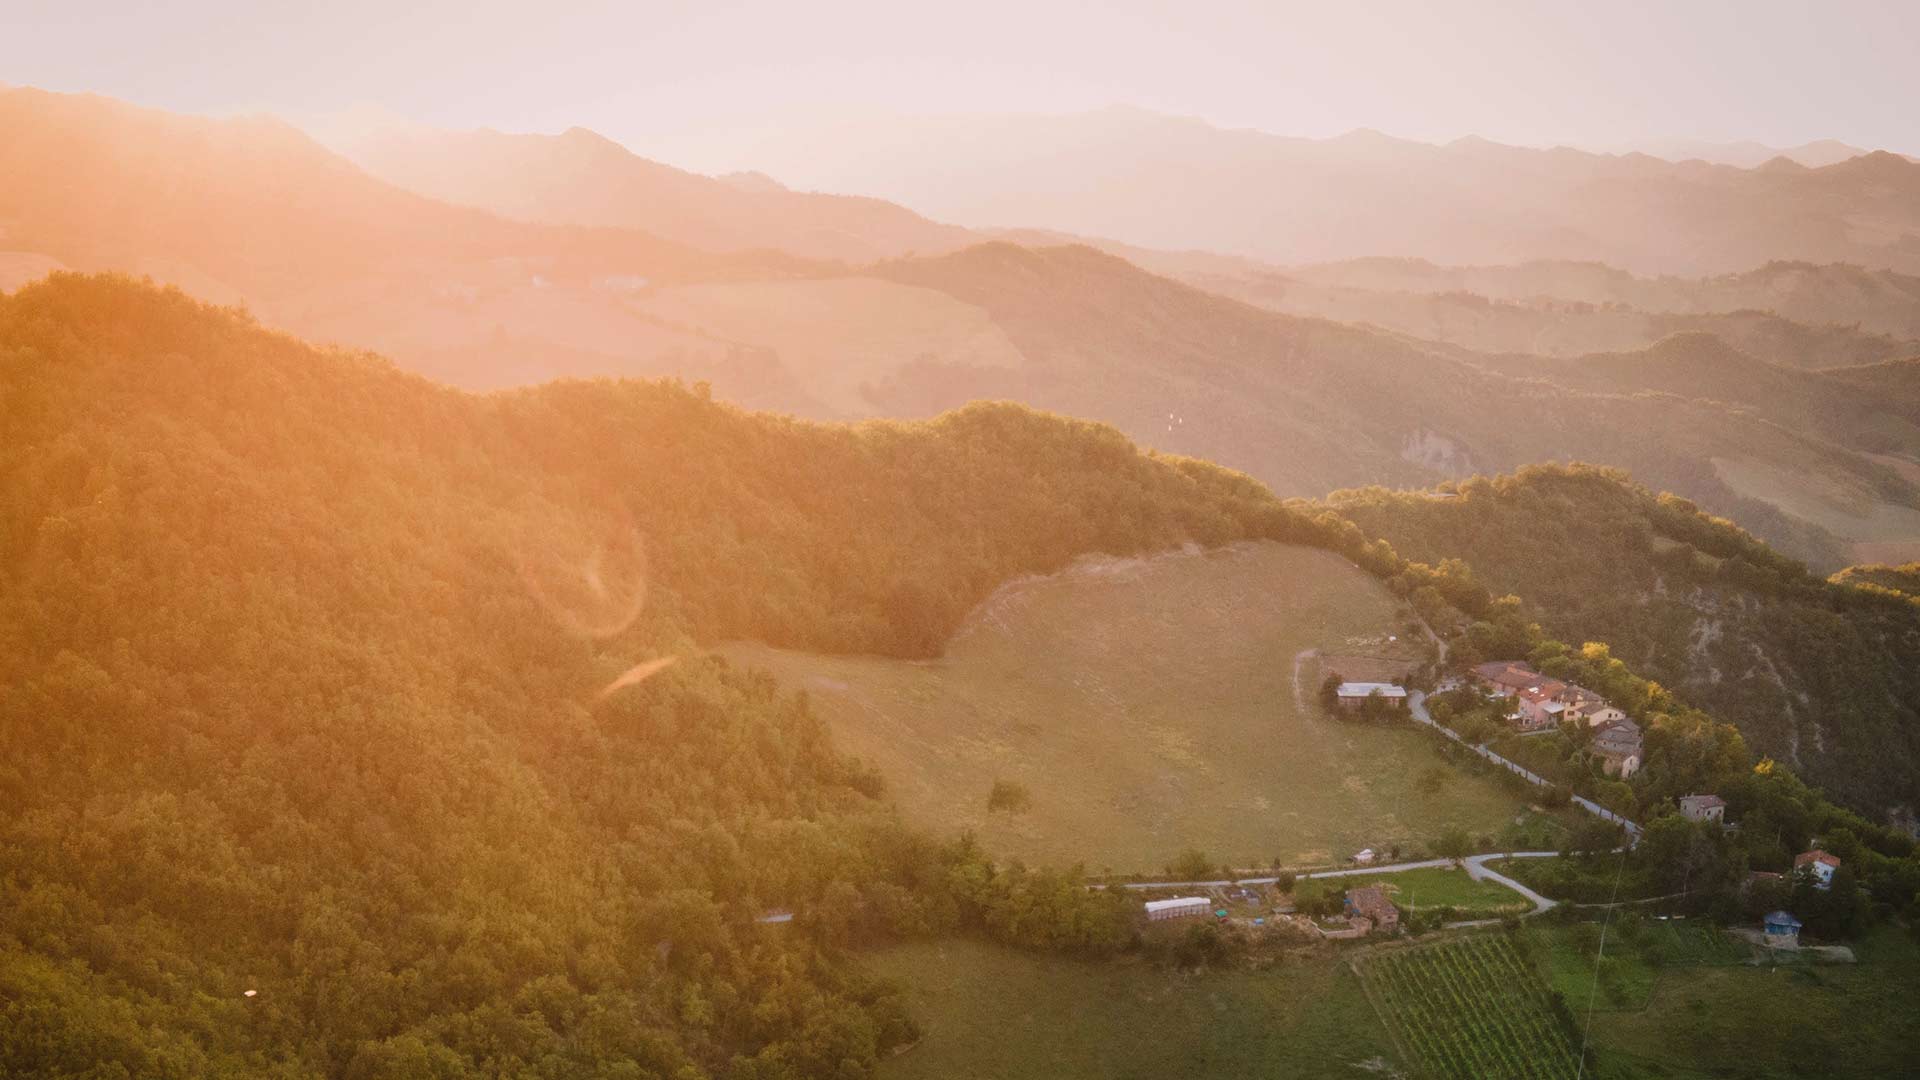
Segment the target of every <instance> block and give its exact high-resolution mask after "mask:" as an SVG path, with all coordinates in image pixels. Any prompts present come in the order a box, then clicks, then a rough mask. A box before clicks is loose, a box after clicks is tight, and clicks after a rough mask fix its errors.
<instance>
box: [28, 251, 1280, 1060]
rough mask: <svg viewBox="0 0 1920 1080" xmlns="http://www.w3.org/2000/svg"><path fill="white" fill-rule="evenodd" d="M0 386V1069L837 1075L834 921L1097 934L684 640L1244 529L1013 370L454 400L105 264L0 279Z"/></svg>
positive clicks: (1202, 489) (1023, 934)
mask: <svg viewBox="0 0 1920 1080" xmlns="http://www.w3.org/2000/svg"><path fill="white" fill-rule="evenodd" d="M0 422H3V423H4V425H5V429H4V432H3V435H4V437H3V438H0V852H4V871H3V872H0V1073H4V1074H7V1075H23V1076H24V1075H35V1076H139V1077H204V1076H234V1077H240V1076H245V1077H261V1076H282V1077H294V1076H301V1077H305V1076H330V1077H353V1078H383V1077H393V1078H399V1077H419V1076H436V1077H451V1076H465V1075H474V1076H500V1075H516V1076H542V1077H556V1078H557V1077H577V1076H607V1077H613V1076H620V1077H640V1076H660V1077H665V1076H673V1077H677V1078H678V1077H696V1076H705V1075H714V1076H729V1077H795V1078H798V1077H820V1076H863V1075H866V1073H867V1071H868V1069H869V1068H870V1067H871V1065H872V1063H873V1062H874V1060H875V1059H876V1055H878V1054H879V1053H881V1052H882V1051H883V1050H884V1049H885V1048H886V1047H888V1046H890V1045H893V1044H895V1043H897V1042H899V1041H901V1040H902V1039H903V1038H906V1037H907V1033H908V1027H907V1022H906V1021H905V1020H904V1019H902V1017H901V1016H900V1014H899V1012H898V1010H897V1009H896V1008H894V1007H893V1006H892V1005H891V1004H890V1002H891V998H890V997H889V996H888V995H887V994H886V993H885V992H884V991H883V990H882V989H880V988H877V987H875V986H873V985H871V984H869V983H868V982H866V981H865V980H864V979H863V978H862V977H861V976H859V975H858V973H857V972H855V971H854V970H852V969H851V968H849V967H848V966H847V964H846V962H845V961H844V960H843V959H842V958H841V955H840V953H839V952H838V951H837V947H836V943H837V942H839V941H841V940H843V939H844V938H845V937H846V936H847V935H848V934H854V933H872V932H880V931H882V930H891V931H894V932H913V931H916V930H932V929H947V928H953V927H955V926H965V925H969V924H972V925H979V926H982V927H984V928H985V929H986V930H987V932H989V933H994V934H996V935H997V936H1002V937H1005V938H1007V939H1009V940H1015V941H1021V942H1024V943H1028V944H1062V945H1065V944H1073V943H1075V942H1077V941H1082V940H1084V939H1085V938H1086V937H1087V936H1090V935H1096V934H1098V933H1102V932H1104V931H1103V930H1102V929H1101V928H1102V927H1104V926H1107V925H1109V924H1108V923H1103V922H1101V921H1100V920H1098V919H1082V920H1080V921H1079V922H1077V923H1076V922H1075V921H1074V920H1075V918H1076V916H1074V915H1073V912H1074V911H1075V910H1076V905H1084V904H1089V903H1095V902H1097V901H1096V900H1095V899H1092V898H1089V897H1088V894H1086V893H1084V892H1083V891H1081V890H1080V889H1079V888H1078V886H1077V884H1074V883H1073V882H1072V880H1071V879H1067V878H1040V879H1030V878H1029V877H1028V876H1025V875H1023V874H1021V873H1018V872H1012V871H1007V870H1004V869H999V870H996V869H995V868H993V867H991V866H990V865H989V864H987V863H986V861H985V859H984V857H983V856H982V855H980V854H979V853H978V852H977V851H974V850H972V849H970V848H966V847H964V846H963V847H958V848H941V847H938V846H936V845H934V844H933V843H931V842H928V841H924V840H920V839H917V838H915V837H914V836H912V835H910V834H907V833H905V832H903V831H902V830H901V829H900V827H899V826H898V825H897V823H896V822H894V821H893V819H892V818H891V817H890V815H888V814H887V813H885V812H884V811H883V810H882V808H881V804H880V803H878V802H876V801H875V797H876V796H877V795H879V794H880V792H881V781H880V779H879V778H878V777H877V776H875V775H874V774H873V773H872V772H871V770H869V769H867V768H865V767H863V766H860V765H858V764H857V763H854V762H851V761H848V760H846V759H844V758H843V757H841V756H839V755H838V754H837V753H836V752H835V751H834V750H833V749H832V748H831V746H830V745H829V744H828V740H827V738H826V735H825V733H824V731H823V729H822V727H821V725H820V724H819V722H818V721H817V719H816V718H815V717H814V715H813V713H812V712H811V710H810V709H809V708H808V707H807V705H806V703H805V701H804V700H802V699H798V698H795V697H791V696H787V695H783V694H780V693H778V692H776V690H775V689H774V686H773V684H772V683H771V681H770V680H768V679H766V678H765V677H763V676H754V675H749V674H747V673H743V672H741V671H738V670H735V669H732V668H730V667H729V666H728V665H726V664H725V663H723V662H721V661H719V660H715V659H710V658H704V657H703V656H702V655H701V653H700V651H699V648H698V646H697V644H696V643H697V642H698V641H701V640H705V639H707V638H709V637H710V636H719V635H726V636H732V637H763V638H765V639H768V640H770V641H774V642H781V643H787V644H792V645H797V646H806V647H813V648H825V649H837V650H867V651H877V652H883V653H889V654H893V655H905V656H915V655H925V654H927V653H929V652H931V651H934V650H935V649H937V648H938V647H939V645H940V643H941V642H942V641H943V640H944V639H945V637H946V635H947V633H948V631H949V630H950V629H951V627H952V625H953V624H954V622H955V620H957V619H958V618H959V617H960V616H961V615H962V614H963V613H964V612H965V611H966V610H967V609H968V608H969V607H970V606H971V605H972V604H973V603H974V602H975V601H976V600H978V599H979V598H980V597H982V596H984V595H986V593H987V592H988V591H989V590H990V589H992V588H993V587H994V586H995V585H996V584H998V583H999V582H1000V581H1002V580H1004V579H1006V578H1007V577H1009V576H1012V575H1016V574H1021V573H1026V572H1034V571H1044V570H1050V569H1054V568H1057V567H1058V566H1060V565H1062V564H1063V563H1064V562H1066V561H1067V560H1069V559H1070V558H1072V557H1073V556H1075V555H1077V554H1080V553H1081V552H1086V551H1111V552H1116V553H1128V552H1136V551H1143V550H1151V549H1156V548H1163V547H1168V546H1172V545H1176V544H1179V543H1182V542H1186V541H1198V542H1202V543H1212V542H1218V541H1224V540H1229V539H1236V538H1239V537H1243V536H1248V535H1256V534H1262V533H1268V532H1280V531H1284V528H1283V527H1282V526H1283V525H1284V523H1285V522H1287V521H1290V520H1293V515H1291V514H1290V513H1289V512H1288V511H1285V510H1283V509H1282V508H1280V507H1279V505H1278V504H1277V503H1276V502H1275V501H1274V500H1272V498H1271V497H1270V496H1267V495H1266V494H1265V492H1264V491H1262V490H1260V489H1259V488H1257V487H1256V486H1254V485H1252V484H1250V483H1248V482H1247V481H1245V480H1244V479H1243V478H1240V477H1238V476H1236V475H1234V474H1231V473H1227V472H1225V471H1223V470H1218V469H1215V468H1212V467H1209V466H1204V465H1200V464H1197V463H1186V462H1173V461H1165V460H1155V459H1152V458H1148V457H1145V456H1142V455H1141V454H1139V453H1138V452H1136V451H1135V450H1134V449H1133V447H1132V446H1131V445H1129V444H1128V443H1127V442H1126V441H1125V440H1124V439H1123V438H1121V437H1120V436H1119V435H1118V434H1116V433H1115V432H1113V431H1112V430H1110V429H1106V428H1101V427H1097V426H1093V425H1088V424H1080V423H1074V422H1070V421H1065V420H1061V419H1057V418H1052V417H1047V416H1043V415H1040V414H1036V413H1033V412H1030V411H1027V410H1024V409H1020V408H1017V407H1011V406H981V407H978V408H974V409H969V410H966V411H963V412H961V413H958V414H955V415H951V416H948V417H944V418H942V419H941V420H939V421H937V422H934V423H925V424H911V425H902V424H889V423H874V424H869V425H865V426H862V427H858V428H849V427H821V426H814V425H808V424H804V423H799V422H795V421H791V420H787V419H782V418H778V417H768V416H756V415H750V414H745V413H741V412H739V411H737V410H735V409H733V408H731V407H728V406H723V405H719V404H716V403H714V402H712V401H710V400H708V399H707V398H706V397H705V395H704V394H702V393H701V392H700V391H699V388H695V389H687V388H684V387H680V386H677V385H674V384H646V383H607V382H602V383H569V384H559V385H555V386H551V387H547V388H544V389H539V390H531V391H526V392H521V393H515V394H508V395H500V396H494V397H486V398H480V397H473V396H469V395H466V394H462V393H459V392H456V391H451V390H447V389H445V388H441V387H437V386H435V385H433V384H430V383H428V382H425V381H424V380H421V379H419V378H417V377H414V376H409V375H405V374H402V373H400V372H398V371H396V370H394V369H393V368H391V367H390V366H388V365H387V364H386V363H385V362H384V361H380V360H378V359H376V358H372V357H367V356H360V355H350V354H345V353H337V352H320V351H316V350H314V349H312V348H310V347H308V346H305V345H303V344H301V343H299V342H297V341H295V340H293V339H290V338H287V337H284V336H280V335H276V334H273V333H269V332H266V331H264V330H261V329H260V328H258V327H257V326H255V325H254V324H253V323H251V322H250V321H249V320H248V319H246V318H245V317H243V316H240V315H238V314H235V313H232V312H228V311H222V310H217V309H211V308H205V307H202V306H200V305H198V304H196V303H194V302H192V301H190V300H188V299H187V298H185V297H183V296H181V295H180V294H178V293H173V292H162V291H159V290H156V289H153V288H151V287H148V286H141V285H137V284H134V283H131V282H128V281H126V280H124V279H113V278H80V277H71V276H64V277H58V278H55V279H53V280H51V281H49V282H47V283H45V284H40V285H35V286H32V287H29V288H27V289H24V290H22V291H21V292H19V293H18V294H15V295H13V296H11V297H0ZM643 586H644V595H642V588H643ZM663 657H678V658H679V662H678V663H677V664H675V665H673V666H671V667H669V668H667V669H665V670H664V671H661V672H659V673H658V674H656V675H655V676H654V677H653V678H652V679H650V680H647V681H644V682H640V683H638V684H637V685H634V686H631V687H628V688H624V689H620V690H617V691H616V692H614V693H612V694H611V695H607V696H604V699H602V698H601V697H597V696H596V691H600V690H601V689H602V688H603V687H608V686H609V685H611V684H612V681H613V680H615V679H616V677H619V676H620V675H621V673H622V672H623V671H626V670H627V669H628V668H629V667H630V666H632V665H635V664H638V663H641V662H643V661H651V660H654V659H656V658H663ZM1047 889H1052V890H1054V891H1053V892H1052V893H1047V892H1046V890H1047ZM1043 896H1045V897H1051V898H1050V899H1046V900H1044V903H1046V904H1048V905H1050V907H1049V908H1048V910H1049V911H1050V912H1054V913H1056V914H1052V915H1049V916H1047V917H1042V918H1026V917H1021V918H1016V917H1015V916H1014V915H1013V914H1011V913H1012V912H1016V911H1019V910H1022V909H1023V906H1024V905H1029V904H1039V903H1042V902H1043V901H1042V900H1041V899H1038V897H1043ZM996 905H997V906H996ZM775 906H790V907H794V908H797V909H798V910H800V911H801V912H802V913H803V916H802V918H801V919H800V920H799V921H798V922H796V923H795V924H793V925H791V926H788V927H759V926H756V924H755V923H754V922H753V917H754V916H755V915H757V914H758V913H759V912H761V911H762V910H764V909H766V908H770V907H775ZM997 911H998V912H1001V914H998V915H996V914H995V913H996V912H997ZM1076 926H1078V927H1080V929H1077V930H1076V929H1073V928H1074V927H1076ZM1075 934H1079V935H1081V937H1078V938H1076V937H1075V936H1074V935H1075Z"/></svg>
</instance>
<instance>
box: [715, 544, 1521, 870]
mask: <svg viewBox="0 0 1920 1080" xmlns="http://www.w3.org/2000/svg"><path fill="white" fill-rule="evenodd" d="M1402 632H1403V631H1402V627H1401V625H1400V620H1399V619H1398V618H1397V617H1396V608H1395V604H1394V602H1393V599H1392V597H1391V596H1390V595H1389V594H1388V593H1387V592H1386V591H1385V590H1384V589H1383V588H1382V587H1381V586H1380V585H1379V584H1378V583H1377V582H1375V581H1374V580H1373V579H1371V578H1369V577H1367V576H1365V575H1364V574H1362V573H1361V572H1360V571H1359V570H1357V569H1355V568H1354V567H1353V566H1351V565H1350V564H1348V563H1346V562H1345V561H1343V560H1341V559H1339V558H1338V557H1336V556H1334V555H1331V554H1329V553H1327V552H1324V551H1318V550H1313V549H1308V548H1297V547H1288V546H1285V545H1280V544H1271V543H1260V544H1242V545H1236V546H1234V547H1231V548H1227V549H1224V550H1220V551H1215V552H1208V553H1187V554H1175V555H1168V556H1162V557H1158V558H1154V559H1147V560H1126V561H1114V560H1110V561H1106V562H1099V563H1087V564H1082V565H1081V566H1079V567H1077V568H1075V569H1073V570H1070V571H1068V572H1066V573H1063V574H1059V575H1054V576H1052V577H1048V578H1044V579H1038V580H1033V581H1028V582H1024V583H1019V584H1015V585H1012V586H1009V587H1007V588H1005V589H1003V590H1001V591H1000V592H999V593H997V594H995V596H994V597H993V598H992V599H991V600H990V601H989V602H988V603H986V604H985V605H983V606H982V608H981V609H980V610H979V611H977V612H976V613H975V614H974V616H973V618H972V619H971V620H970V622H969V624H968V626H967V627H966V628H965V629H964V630H962V632H961V633H960V634H959V635H958V636H957V637H956V638H955V640H954V641H953V642H952V643H951V644H950V646H949V648H948V650H947V655H946V656H945V657H943V658H942V659H939V660H935V661H926V662H904V661H896V660H883V659H875V658H871V657H828V656H817V655H811V654H803V653H792V652H783V651H778V650H773V649H768V648H765V647H762V646H755V645H735V646H729V647H728V648H727V649H726V650H724V651H726V652H727V654H728V655H730V656H731V657H732V658H734V659H735V660H736V661H739V662H742V663H747V664H752V665H756V666H760V667H764V668H766V669H768V670H770V671H772V672H773V673H774V674H775V675H776V676H778V677H779V678H781V679H782V680H784V681H785V682H787V683H788V684H789V685H792V686H795V687H801V688H805V689H806V690H807V691H808V693H809V694H810V695H811V697H812V699H813V701H814V703H815V705H816V706H817V707H818V708H819V709H820V711H821V712H822V714H823V715H825V716H826V717H827V719H828V721H829V723H830V724H831V725H832V727H833V730H834V734H835V736H836V738H837V739H838V740H839V742H840V743H841V745H842V746H843V747H845V748H846V749H848V750H850V751H852V752H854V753H856V754H859V755H861V756H863V757H865V758H867V759H869V760H871V761H873V762H875V763H876V764H877V765H878V766H879V767H880V770H881V772H882V773H883V774H884V775H885V776H886V778H887V782H888V784H889V786H890V789H891V791H892V793H893V796H894V797H895V798H896V799H897V800H898V801H899V803H900V805H901V807H902V809H903V810H904V812H905V813H906V814H907V815H908V816H909V817H911V818H913V819H915V820H917V821H919V822H921V823H923V824H926V825H929V826H932V827H934V828H936V829H939V830H941V831H946V832H952V831H958V830H959V829H962V828H971V829H975V830H977V831H978V832H979V833H980V834H981V837H982V839H983V840H984V841H985V842H986V843H987V845H988V847H989V848H990V849H991V850H993V851H996V852H1002V853H1005V854H1008V855H1019V856H1023V857H1026V858H1029V859H1033V860H1040V861H1047V862H1052V863H1059V864H1067V863H1074V862H1084V863H1085V864H1086V865H1087V867H1088V868H1089V869H1090V870H1092V871H1095V872H1099V871H1102V870H1105V869H1109V868H1110V869H1112V870H1114V871H1116V872H1122V873H1127V872H1140V873H1149V874H1155V873H1158V872H1160V870H1161V868H1162V867H1164V866H1165V865H1166V864H1167V863H1168V862H1169V861H1170V860H1172V859H1173V858H1174V857H1175V856H1177V855H1178V854H1180V853H1181V852H1182V851H1183V850H1186V849H1188V848H1196V847H1197V848H1199V849H1201V850H1203V851H1204V852H1206V853H1207V854H1208V855H1210V856H1212V857H1213V858H1214V859H1215V860H1216V861H1218V860H1223V859H1224V860H1229V861H1232V862H1233V863H1234V864H1235V865H1240V866H1252V865H1265V864H1267V863H1269V862H1271V861H1272V860H1273V859H1274V858H1276V857H1278V858H1281V859H1284V860H1286V861H1288V862H1290V863H1300V862H1314V861H1324V860H1329V859H1340V858H1344V857H1346V856H1348V855H1350V854H1352V853H1353V852H1355V851H1357V850H1359V849H1360V848H1363V847H1373V848H1376V849H1382V850H1384V849H1385V848H1386V847H1387V846H1388V845H1389V844H1392V843H1400V844H1403V845H1410V844H1413V843H1424V842H1426V841H1428V840H1430V839H1431V838H1432V837H1433V836H1435V835H1436V834H1438V833H1439V832H1440V831H1441V830H1442V829H1443V828H1445V827H1446V826H1448V825H1450V824H1457V825H1460V826H1462V827H1464V828H1466V829H1468V830H1469V831H1470V832H1471V833H1473V834H1474V835H1476V836H1477V835H1481V834H1498V833H1499V832H1500V831H1501V829H1502V827H1503V826H1504V825H1506V824H1508V823H1509V822H1511V821H1512V820H1513V819H1514V818H1515V816H1516V814H1518V813H1519V812H1520V811H1521V807H1520V805H1519V804H1518V803H1517V802H1516V800H1515V799H1514V798H1512V797H1511V796H1509V795H1508V794H1507V793H1505V792H1504V791H1503V790H1501V789H1500V788H1498V787H1497V786H1495V785H1494V783H1493V782H1492V781H1489V780H1485V779H1480V778H1475V777H1471V776H1466V775H1461V774H1452V775H1450V776H1449V777H1447V778H1446V781H1445V782H1444V783H1441V784H1438V785H1434V784H1431V783H1428V784H1422V783H1420V782H1419V781H1420V778H1421V774H1422V773H1423V772H1426V771H1429V770H1431V769H1433V768H1435V767H1436V766H1438V765H1439V764H1440V762H1439V758H1438V756H1437V755H1436V754H1435V753H1434V752H1433V750H1432V749H1431V747H1430V745H1429V744H1428V743H1427V742H1426V741H1425V740H1424V739H1423V737H1422V735H1421V734H1420V733H1417V732H1414V731H1411V730H1406V729H1389V728H1380V727H1367V726H1360V725H1357V724H1353V723H1345V722H1339V721H1334V720H1330V719H1327V718H1325V717H1324V716H1322V715H1321V714H1320V710H1319V707H1318V706H1317V704H1316V703H1315V702H1314V692H1315V690H1316V689H1317V686H1318V682H1317V678H1318V676H1317V670H1316V668H1315V667H1314V665H1313V664H1312V663H1304V664H1303V665H1302V668H1303V681H1304V682H1305V683H1306V685H1305V686H1304V687H1303V688H1302V690H1303V691H1304V693H1303V695H1302V696H1303V698H1304V702H1305V706H1304V708H1303V707H1302V706H1301V705H1300V704H1298V703H1297V702H1296V695H1295V687H1294V685H1293V669H1294V660H1295V657H1296V656H1297V655H1298V654H1300V653H1301V652H1303V651H1304V650H1309V649H1327V650H1329V651H1338V650H1346V651H1369V652H1378V651H1379V650H1380V649H1381V648H1383V647H1387V646H1390V645H1398V646H1399V647H1404V643H1389V642H1387V641H1386V638H1387V637H1388V636H1398V635H1400V634H1402ZM1001 778H1004V779H1008V780H1014V781H1018V782H1020V783H1022V784H1024V785H1026V786H1027V787H1028V788H1029V789H1030V790H1031V791H1032V794H1033V806H1032V808H1031V810H1029V811H1028V812H1026V813H1024V814H1019V815H1014V816H1011V817H1009V816H1008V815H1005V814H995V815H991V816H990V815H989V814H988V813H987V809H986V800H987V792H988V790H989V789H990V788H991V787H992V785H993V783H994V781H995V780H996V779H1001Z"/></svg>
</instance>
